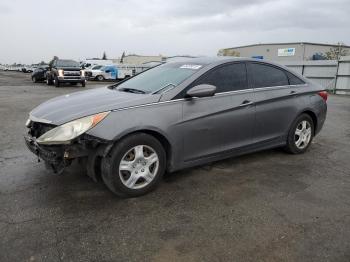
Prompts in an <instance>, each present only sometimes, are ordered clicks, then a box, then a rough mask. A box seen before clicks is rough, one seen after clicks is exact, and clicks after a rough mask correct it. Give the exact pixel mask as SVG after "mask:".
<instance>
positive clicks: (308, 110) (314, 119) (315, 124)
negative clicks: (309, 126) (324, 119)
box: [299, 109, 318, 135]
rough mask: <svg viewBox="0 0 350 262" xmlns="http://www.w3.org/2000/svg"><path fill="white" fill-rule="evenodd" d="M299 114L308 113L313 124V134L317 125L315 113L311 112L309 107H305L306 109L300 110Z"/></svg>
mask: <svg viewBox="0 0 350 262" xmlns="http://www.w3.org/2000/svg"><path fill="white" fill-rule="evenodd" d="M301 114H306V115H309V116H310V117H311V119H312V122H313V124H314V135H315V133H316V130H317V125H318V121H317V115H316V113H315V112H313V111H312V110H311V109H307V110H304V111H303V112H301V113H300V114H299V115H301Z"/></svg>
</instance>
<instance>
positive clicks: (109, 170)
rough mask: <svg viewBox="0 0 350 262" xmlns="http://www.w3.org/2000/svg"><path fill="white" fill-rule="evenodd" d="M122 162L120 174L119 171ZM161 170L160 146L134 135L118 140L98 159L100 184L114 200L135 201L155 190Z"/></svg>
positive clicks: (147, 137) (151, 139)
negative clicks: (102, 182)
mask: <svg viewBox="0 0 350 262" xmlns="http://www.w3.org/2000/svg"><path fill="white" fill-rule="evenodd" d="M136 150H137V151H136ZM145 154H146V155H145ZM122 160H123V162H124V163H125V168H124V170H120V164H121V161H122ZM147 162H148V163H147ZM165 168H166V154H165V151H164V148H163V146H162V145H161V143H160V142H159V141H158V140H157V139H156V138H154V137H153V136H151V135H148V134H144V133H137V134H132V135H130V136H128V137H126V138H124V139H122V140H121V141H120V142H118V143H117V144H116V145H115V146H114V147H113V149H112V150H111V152H110V153H109V154H108V155H107V156H106V157H104V158H103V159H102V180H103V181H104V183H105V184H106V186H107V187H108V188H109V189H110V190H111V191H112V192H113V193H115V194H116V195H118V196H121V197H138V196H141V195H144V194H146V193H148V192H150V191H152V190H154V189H155V188H156V187H157V185H158V184H159V182H160V181H161V178H162V176H163V174H164V172H165Z"/></svg>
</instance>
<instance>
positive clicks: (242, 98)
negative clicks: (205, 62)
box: [182, 63, 255, 161]
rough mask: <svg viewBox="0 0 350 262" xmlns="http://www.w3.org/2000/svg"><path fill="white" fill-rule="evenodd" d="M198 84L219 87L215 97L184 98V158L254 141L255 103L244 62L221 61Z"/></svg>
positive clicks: (237, 146)
mask: <svg viewBox="0 0 350 262" xmlns="http://www.w3.org/2000/svg"><path fill="white" fill-rule="evenodd" d="M199 84H211V85H215V86H216V87H217V92H216V94H215V95H214V96H212V97H204V98H192V99H186V100H185V101H184V102H183V122H182V125H183V128H182V129H183V130H184V132H183V134H184V136H183V143H184V146H183V148H184V152H183V160H184V161H192V160H197V159H200V158H204V157H210V156H215V155H216V154H219V153H222V152H226V151H230V150H232V149H235V148H239V147H242V146H245V145H248V144H250V143H251V139H252V132H253V126H254V115H255V106H254V101H253V93H252V91H251V90H249V89H247V87H248V85H247V74H246V66H245V63H230V64H225V65H221V66H219V67H217V68H214V69H212V70H210V71H209V72H207V73H205V74H204V75H203V76H202V77H200V78H199V79H198V80H196V81H195V82H194V83H193V84H191V85H190V86H189V87H188V88H191V87H193V86H196V85H199Z"/></svg>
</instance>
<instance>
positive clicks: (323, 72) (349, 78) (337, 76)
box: [282, 56, 350, 95]
mask: <svg viewBox="0 0 350 262" xmlns="http://www.w3.org/2000/svg"><path fill="white" fill-rule="evenodd" d="M282 64H284V65H285V66H287V67H289V68H290V69H292V70H294V71H295V72H297V73H299V74H302V75H303V76H305V77H307V78H309V79H310V80H312V81H314V82H316V83H318V84H320V85H321V86H323V87H324V88H325V89H327V90H330V91H332V92H333V93H336V94H349V95H350V56H347V57H342V58H341V59H340V61H337V60H317V61H300V62H298V61H291V62H282Z"/></svg>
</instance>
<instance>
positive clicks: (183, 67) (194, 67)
mask: <svg viewBox="0 0 350 262" xmlns="http://www.w3.org/2000/svg"><path fill="white" fill-rule="evenodd" d="M201 67H202V66H201V65H182V66H180V68H182V69H193V70H198V69H199V68H201Z"/></svg>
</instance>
